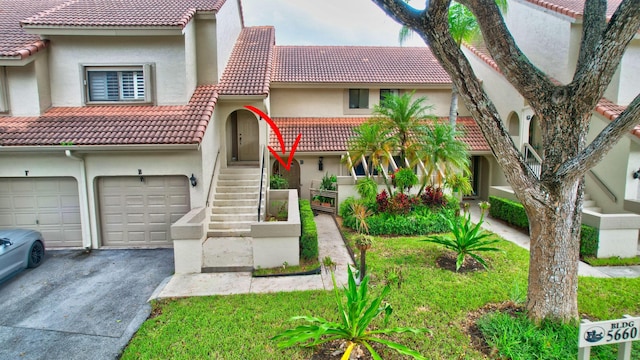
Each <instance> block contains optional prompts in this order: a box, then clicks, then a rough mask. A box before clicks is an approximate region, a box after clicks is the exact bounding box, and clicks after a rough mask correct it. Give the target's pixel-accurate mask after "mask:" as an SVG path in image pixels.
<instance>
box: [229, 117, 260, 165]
mask: <svg viewBox="0 0 640 360" xmlns="http://www.w3.org/2000/svg"><path fill="white" fill-rule="evenodd" d="M259 135H260V128H259V126H258V119H257V118H256V117H255V115H254V114H253V113H252V112H250V111H247V110H236V111H234V112H232V113H231V114H230V115H229V117H228V118H227V163H229V164H243V163H255V162H257V161H259V159H260V136H259Z"/></svg>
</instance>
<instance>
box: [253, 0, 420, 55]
mask: <svg viewBox="0 0 640 360" xmlns="http://www.w3.org/2000/svg"><path fill="white" fill-rule="evenodd" d="M242 9H243V13H244V22H245V26H257V25H273V26H274V27H275V29H276V44H277V45H369V46H377V45H379V46H399V43H398V32H399V31H400V25H399V24H398V23H396V22H395V21H393V20H392V19H391V18H390V17H388V16H387V14H385V13H384V12H383V11H382V9H380V8H379V7H378V6H377V5H375V4H374V3H373V2H372V1H371V0H242ZM403 46H424V42H423V41H422V39H421V38H420V37H419V36H417V35H413V36H412V37H411V38H410V39H409V40H408V41H407V42H406V43H405V44H404V45H403Z"/></svg>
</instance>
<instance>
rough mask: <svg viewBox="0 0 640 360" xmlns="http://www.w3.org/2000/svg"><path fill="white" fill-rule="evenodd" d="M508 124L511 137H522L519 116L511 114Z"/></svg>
mask: <svg viewBox="0 0 640 360" xmlns="http://www.w3.org/2000/svg"><path fill="white" fill-rule="evenodd" d="M507 122H508V129H509V135H511V136H520V118H519V117H518V114H516V113H515V112H513V111H512V112H511V114H509V118H508V120H507Z"/></svg>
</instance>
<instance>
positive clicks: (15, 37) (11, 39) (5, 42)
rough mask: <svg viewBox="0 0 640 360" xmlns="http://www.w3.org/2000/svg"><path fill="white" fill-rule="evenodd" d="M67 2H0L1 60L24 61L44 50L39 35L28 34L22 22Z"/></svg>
mask: <svg viewBox="0 0 640 360" xmlns="http://www.w3.org/2000/svg"><path fill="white" fill-rule="evenodd" d="M65 1H66V0H38V1H16V0H0V34H2V35H1V36H0V58H3V57H9V58H17V59H22V58H25V57H27V56H29V55H31V54H32V53H35V52H37V51H39V50H41V49H42V48H44V47H45V46H46V45H47V43H46V42H44V41H42V40H40V37H39V36H38V35H33V34H27V33H26V32H24V30H22V28H21V27H20V20H22V19H24V18H26V17H28V16H31V15H33V14H37V13H38V12H40V11H43V10H45V9H49V8H52V7H55V6H57V5H60V4H62V3H64V2H65Z"/></svg>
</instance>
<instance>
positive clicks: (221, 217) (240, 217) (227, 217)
mask: <svg viewBox="0 0 640 360" xmlns="http://www.w3.org/2000/svg"><path fill="white" fill-rule="evenodd" d="M209 220H210V221H257V220H258V215H257V212H256V214H227V213H224V214H211V217H210V219H209Z"/></svg>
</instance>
